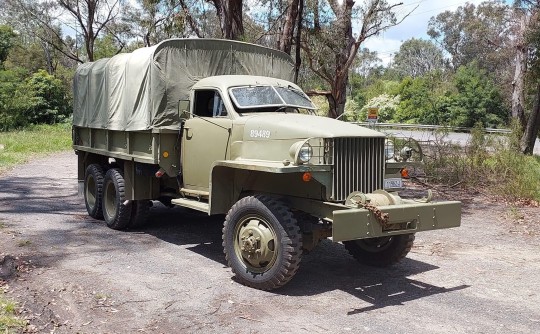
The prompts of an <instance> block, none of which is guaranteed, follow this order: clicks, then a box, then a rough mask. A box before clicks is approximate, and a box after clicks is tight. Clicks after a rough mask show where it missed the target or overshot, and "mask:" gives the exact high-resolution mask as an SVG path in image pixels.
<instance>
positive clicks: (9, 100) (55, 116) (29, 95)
mask: <svg viewBox="0 0 540 334" xmlns="http://www.w3.org/2000/svg"><path fill="white" fill-rule="evenodd" d="M21 77H24V75H23V74H22V73H17V72H16V71H14V70H9V71H0V130H1V131H6V130H9V129H14V128H22V127H25V126H28V125H31V124H55V123H59V122H62V121H64V120H66V119H67V118H68V117H69V115H70V113H71V107H70V103H69V99H68V98H67V94H66V93H67V92H66V89H65V86H64V84H63V83H62V81H61V80H60V79H57V78H55V77H54V76H52V75H50V74H48V73H47V72H45V71H43V70H39V71H38V72H36V73H34V74H33V75H31V76H30V77H29V78H28V79H27V80H21Z"/></svg>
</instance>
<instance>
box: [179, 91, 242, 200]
mask: <svg viewBox="0 0 540 334" xmlns="http://www.w3.org/2000/svg"><path fill="white" fill-rule="evenodd" d="M192 106H193V109H192V112H193V114H194V115H192V117H191V118H189V119H187V120H186V122H185V124H184V130H183V138H182V177H183V180H184V188H187V189H190V190H199V191H209V182H210V170H211V167H212V164H213V163H214V162H215V161H217V160H226V159H227V157H228V156H229V154H230V152H229V148H230V142H229V141H230V136H231V132H232V119H231V118H230V117H229V114H228V113H227V110H226V108H225V106H224V104H223V99H222V97H221V95H220V93H219V92H218V91H217V90H209V89H207V90H197V91H195V92H194V100H193V104H192Z"/></svg>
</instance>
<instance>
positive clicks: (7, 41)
mask: <svg viewBox="0 0 540 334" xmlns="http://www.w3.org/2000/svg"><path fill="white" fill-rule="evenodd" d="M15 37H17V34H15V32H14V31H13V28H11V27H10V26H6V25H0V69H1V68H3V66H4V62H5V61H6V59H7V57H8V54H9V51H10V50H11V48H12V47H13V45H14V44H15Z"/></svg>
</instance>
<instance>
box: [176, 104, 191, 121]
mask: <svg viewBox="0 0 540 334" xmlns="http://www.w3.org/2000/svg"><path fill="white" fill-rule="evenodd" d="M190 115H191V112H190V111H189V100H180V101H178V116H180V119H184V118H189V116H190Z"/></svg>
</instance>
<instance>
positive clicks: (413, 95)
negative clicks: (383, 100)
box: [394, 73, 450, 124]
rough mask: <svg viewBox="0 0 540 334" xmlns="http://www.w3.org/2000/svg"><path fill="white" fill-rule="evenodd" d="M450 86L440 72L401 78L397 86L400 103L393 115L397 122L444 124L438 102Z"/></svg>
mask: <svg viewBox="0 0 540 334" xmlns="http://www.w3.org/2000/svg"><path fill="white" fill-rule="evenodd" d="M449 89H450V87H448V85H446V83H445V82H444V81H443V76H442V74H441V73H430V74H428V75H426V76H422V77H418V78H414V79H413V78H411V77H407V78H405V79H403V81H402V82H401V84H400V86H399V88H398V94H399V95H400V98H401V99H400V103H399V106H398V107H397V110H396V113H395V115H394V121H395V122H398V123H417V124H444V123H445V121H446V119H444V118H443V116H444V115H442V114H441V113H440V104H441V102H442V101H443V100H444V96H445V95H447V94H448V91H449Z"/></svg>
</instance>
